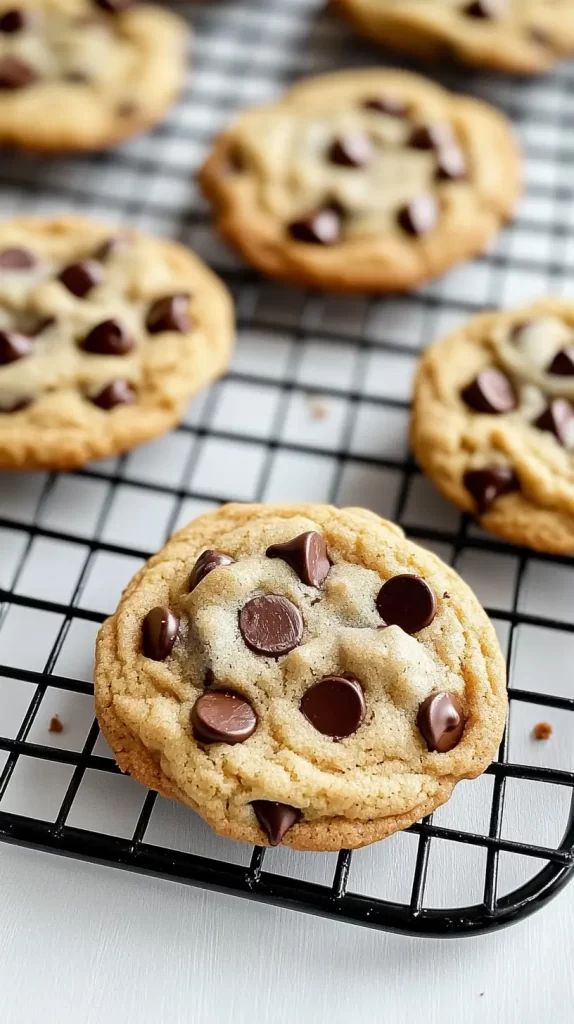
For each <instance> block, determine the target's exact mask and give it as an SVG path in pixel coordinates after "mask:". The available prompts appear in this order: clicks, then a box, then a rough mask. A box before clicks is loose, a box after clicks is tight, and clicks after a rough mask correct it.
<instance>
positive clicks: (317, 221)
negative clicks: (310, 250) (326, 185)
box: [289, 206, 341, 245]
mask: <svg viewBox="0 0 574 1024" xmlns="http://www.w3.org/2000/svg"><path fill="white" fill-rule="evenodd" d="M340 232H341V215H340V213H339V211H338V210H336V209H334V208H333V207H331V206H326V207H324V208H323V209H322V210H315V212H314V213H310V214H308V216H307V217H303V218H302V220H296V221H293V223H292V224H290V225H289V234H290V235H291V237H292V238H295V239H296V240H297V241H298V242H311V243H314V244H316V245H334V244H335V242H338V241H339V235H340Z"/></svg>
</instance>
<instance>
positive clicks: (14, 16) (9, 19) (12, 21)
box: [0, 7, 32, 35]
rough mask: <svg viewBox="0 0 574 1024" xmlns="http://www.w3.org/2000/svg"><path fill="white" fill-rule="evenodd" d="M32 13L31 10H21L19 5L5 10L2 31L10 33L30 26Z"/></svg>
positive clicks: (0, 22) (0, 29) (0, 26)
mask: <svg viewBox="0 0 574 1024" xmlns="http://www.w3.org/2000/svg"><path fill="white" fill-rule="evenodd" d="M31 14H32V12H31V11H28V10H21V9H20V8H18V7H14V8H12V10H11V11H5V12H4V14H3V15H2V17H1V18H0V32H6V33H9V34H10V35H12V33H14V32H22V31H23V29H25V28H28V27H29V25H30V22H31Z"/></svg>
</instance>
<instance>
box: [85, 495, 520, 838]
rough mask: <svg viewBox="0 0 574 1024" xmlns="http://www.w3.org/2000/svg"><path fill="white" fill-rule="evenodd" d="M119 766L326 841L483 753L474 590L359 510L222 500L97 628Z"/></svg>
mask: <svg viewBox="0 0 574 1024" xmlns="http://www.w3.org/2000/svg"><path fill="white" fill-rule="evenodd" d="M95 678H96V691H95V692H96V709H97V714H98V719H99V722H100V726H101V728H102V731H103V733H104V735H105V736H106V738H107V740H108V742H109V743H110V745H111V747H112V749H113V750H114V751H115V754H116V758H117V761H118V764H119V765H120V767H121V768H122V769H123V770H124V771H128V772H130V774H132V775H133V776H134V777H136V778H138V779H140V781H141V782H143V783H145V784H146V785H148V786H151V787H152V788H153V789H157V790H159V791H160V792H161V793H163V794H164V795H165V796H169V797H173V798H175V799H178V800H181V801H183V802H184V803H186V804H188V805H189V806H190V807H191V808H193V809H194V810H195V811H197V812H199V814H201V815H202V816H203V817H204V818H205V819H206V821H208V822H209V824H210V825H211V826H212V827H213V828H214V829H215V830H216V831H217V832H219V833H220V834H221V835H223V836H227V837H229V838H231V839H237V840H241V841H245V842H250V843H257V844H261V845H276V844H278V843H280V842H282V843H284V844H285V845H287V846H292V847H294V848H296V849H301V850H339V849H341V848H348V847H358V846H364V845H366V844H368V843H372V842H374V841H375V840H378V839H382V838H384V837H385V836H388V835H390V834H391V833H392V832H395V831H397V830H398V829H402V828H406V827H407V826H408V825H410V824H411V823H412V822H414V821H416V820H418V819H419V818H421V817H423V816H424V815H426V814H428V813H430V811H432V810H433V809H434V808H435V807H437V806H439V804H442V803H443V802H444V801H445V800H447V799H448V797H449V796H450V794H451V793H452V791H453V788H454V786H455V784H456V783H457V782H458V781H459V780H460V779H462V778H475V777H476V776H477V775H480V773H481V772H482V771H484V769H485V768H486V767H487V765H488V764H489V763H490V761H491V760H492V758H493V756H494V754H495V751H496V749H497V747H498V744H499V742H500V739H501V736H502V732H503V727H504V720H505V712H506V687H505V669H504V662H503V659H502V656H501V653H500V649H499V646H498V642H497V640H496V635H495V633H494V630H493V627H492V625H491V623H490V622H489V620H488V618H487V616H486V614H485V613H484V612H483V610H482V609H481V607H480V606H479V604H478V602H477V600H476V598H475V597H474V595H473V594H472V592H471V591H470V590H469V588H468V587H467V586H466V584H465V583H463V582H462V580H460V578H459V577H458V576H457V574H456V573H455V572H454V571H453V570H452V569H450V568H448V567H447V566H446V565H444V564H443V563H442V562H441V561H440V560H439V559H438V558H437V557H436V556H435V555H433V554H431V553H429V552H428V551H424V550H423V549H421V548H418V547H416V546H415V545H414V544H411V543H410V542H409V541H407V540H406V539H405V537H404V534H403V532H402V530H400V529H399V527H397V526H395V525H394V524H392V523H389V522H386V521H385V520H384V519H380V518H379V517H378V516H376V515H375V514H374V513H372V512H367V511H365V510H364V509H358V508H345V509H336V508H333V507H330V506H327V505H227V506H224V507H222V508H220V509H218V510H217V511H215V512H210V513H208V514H207V515H204V516H201V517H200V518H198V519H196V520H195V521H194V522H192V523H190V524H189V525H188V526H187V527H185V528H184V529H183V530H181V531H180V532H179V533H177V534H176V535H175V536H174V537H172V539H171V540H170V541H169V543H168V544H167V545H166V547H165V548H164V549H163V551H160V553H159V554H158V555H156V556H155V557H154V558H152V559H151V560H150V561H149V562H148V563H147V565H146V566H144V568H143V569H142V570H141V571H140V572H139V573H138V574H137V575H136V576H135V577H134V579H133V580H132V581H131V583H130V584H129V585H128V587H127V589H126V590H125V592H124V594H123V597H122V599H121V602H120V605H119V608H118V610H117V612H116V613H115V615H113V616H112V617H111V618H109V619H108V620H107V621H106V622H105V623H104V625H103V626H102V628H101V631H100V634H99V637H98V642H97V657H96V676H95Z"/></svg>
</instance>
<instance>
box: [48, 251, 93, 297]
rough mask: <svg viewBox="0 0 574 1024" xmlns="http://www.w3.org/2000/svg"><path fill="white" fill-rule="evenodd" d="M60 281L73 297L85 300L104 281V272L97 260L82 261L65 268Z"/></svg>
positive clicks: (59, 278)
mask: <svg viewBox="0 0 574 1024" xmlns="http://www.w3.org/2000/svg"><path fill="white" fill-rule="evenodd" d="M58 280H59V281H61V282H62V284H63V285H65V286H66V288H67V289H68V291H69V292H71V293H72V295H75V296H76V297H77V298H78V299H83V298H84V296H85V295H87V294H88V292H91V290H92V288H96V287H97V286H98V285H99V284H101V283H102V281H103V280H104V272H103V270H102V268H101V266H100V264H99V263H96V262H95V260H80V261H79V262H78V263H70V264H69V266H67V267H64V269H63V270H62V272H61V274H60V275H59V277H58Z"/></svg>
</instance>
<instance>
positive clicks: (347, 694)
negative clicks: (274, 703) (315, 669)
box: [301, 676, 365, 740]
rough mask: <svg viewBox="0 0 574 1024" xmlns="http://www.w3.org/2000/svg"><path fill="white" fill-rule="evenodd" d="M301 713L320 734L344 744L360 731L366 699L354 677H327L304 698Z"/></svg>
mask: <svg viewBox="0 0 574 1024" xmlns="http://www.w3.org/2000/svg"><path fill="white" fill-rule="evenodd" d="M301 711H302V712H303V714H304V715H305V718H307V719H308V720H309V721H310V723H311V725H313V726H314V727H315V729H316V730H317V732H320V733H322V734H323V736H331V737H332V738H333V739H334V740H342V739H344V738H345V736H352V735H353V733H355V732H356V731H357V729H358V728H359V726H360V724H361V722H362V721H363V718H364V717H365V695H364V693H363V688H362V686H361V684H360V682H359V680H358V679H355V678H354V677H352V676H324V677H323V679H319V681H318V682H316V683H313V685H312V686H310V687H309V689H308V690H306V691H305V693H304V694H303V697H302V698H301Z"/></svg>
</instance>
